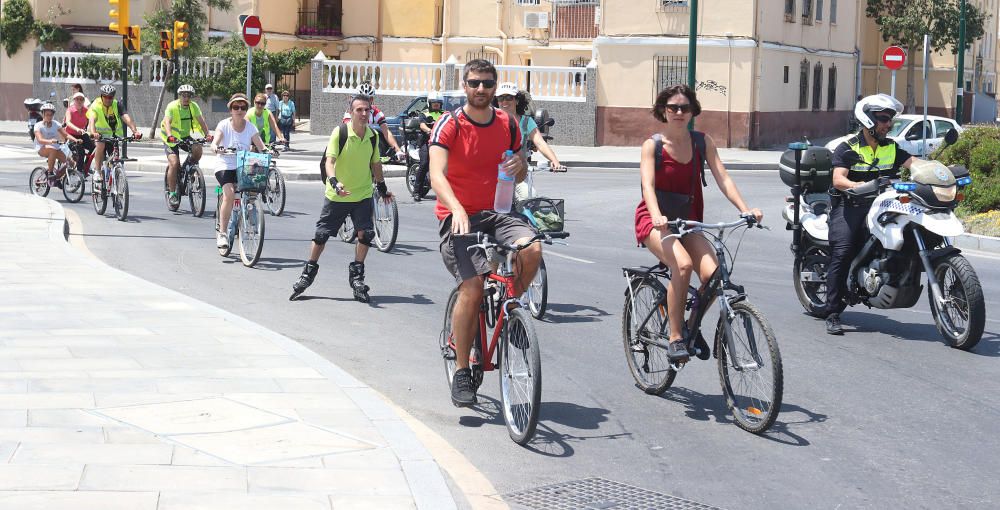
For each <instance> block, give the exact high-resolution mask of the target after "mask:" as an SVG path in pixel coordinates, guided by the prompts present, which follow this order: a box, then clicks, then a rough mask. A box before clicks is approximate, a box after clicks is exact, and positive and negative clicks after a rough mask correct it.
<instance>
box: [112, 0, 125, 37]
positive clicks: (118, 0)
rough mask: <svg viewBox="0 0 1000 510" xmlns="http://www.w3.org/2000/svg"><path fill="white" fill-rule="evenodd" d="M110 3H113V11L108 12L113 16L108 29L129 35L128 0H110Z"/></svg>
mask: <svg viewBox="0 0 1000 510" xmlns="http://www.w3.org/2000/svg"><path fill="white" fill-rule="evenodd" d="M108 4H110V5H111V11H109V12H108V16H111V23H109V24H108V30H111V31H112V32H117V33H119V34H121V35H128V0H108Z"/></svg>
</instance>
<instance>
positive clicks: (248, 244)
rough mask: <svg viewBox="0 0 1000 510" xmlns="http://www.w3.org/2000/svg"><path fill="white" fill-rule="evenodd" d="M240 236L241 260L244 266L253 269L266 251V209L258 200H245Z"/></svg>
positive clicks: (241, 216) (241, 212) (242, 208)
mask: <svg viewBox="0 0 1000 510" xmlns="http://www.w3.org/2000/svg"><path fill="white" fill-rule="evenodd" d="M239 236H240V259H241V260H242V261H243V265H244V266H247V267H253V266H254V265H256V264H257V262H258V261H259V260H260V253H261V251H262V250H263V249H264V209H263V208H261V207H260V205H258V204H257V201H256V200H252V199H244V200H243V207H241V208H240V226H239Z"/></svg>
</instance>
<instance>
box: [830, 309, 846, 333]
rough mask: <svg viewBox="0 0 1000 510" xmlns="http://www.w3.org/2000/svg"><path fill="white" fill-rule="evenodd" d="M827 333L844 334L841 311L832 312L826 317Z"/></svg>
mask: <svg viewBox="0 0 1000 510" xmlns="http://www.w3.org/2000/svg"><path fill="white" fill-rule="evenodd" d="M826 334H828V335H843V334H844V326H842V325H841V324H840V314H839V313H831V314H830V315H828V316H827V317H826Z"/></svg>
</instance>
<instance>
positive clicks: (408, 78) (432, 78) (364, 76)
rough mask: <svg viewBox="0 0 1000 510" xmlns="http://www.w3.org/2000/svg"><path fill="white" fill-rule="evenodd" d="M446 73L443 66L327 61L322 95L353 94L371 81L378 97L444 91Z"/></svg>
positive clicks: (324, 69) (324, 63)
mask: <svg viewBox="0 0 1000 510" xmlns="http://www.w3.org/2000/svg"><path fill="white" fill-rule="evenodd" d="M444 71H445V65H444V64H426V63H414V64H410V63H406V62H367V61H359V60H326V61H324V62H323V92H340V93H353V92H356V91H357V90H358V87H359V86H360V85H361V83H362V82H365V81H370V82H371V83H372V84H373V85H374V86H375V89H376V90H377V91H378V93H379V94H386V95H416V94H426V93H427V91H430V90H441V89H443V88H444Z"/></svg>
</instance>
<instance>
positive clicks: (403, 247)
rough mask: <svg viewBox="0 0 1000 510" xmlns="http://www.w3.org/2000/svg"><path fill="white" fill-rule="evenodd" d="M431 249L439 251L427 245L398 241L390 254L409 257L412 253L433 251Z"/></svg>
mask: <svg viewBox="0 0 1000 510" xmlns="http://www.w3.org/2000/svg"><path fill="white" fill-rule="evenodd" d="M431 251H437V250H433V249H431V248H427V247H426V246H415V245H412V244H401V243H396V245H395V246H393V248H392V251H391V252H389V253H388V254H389V255H402V256H407V257H408V256H410V255H413V254H414V253H427V252H431Z"/></svg>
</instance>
